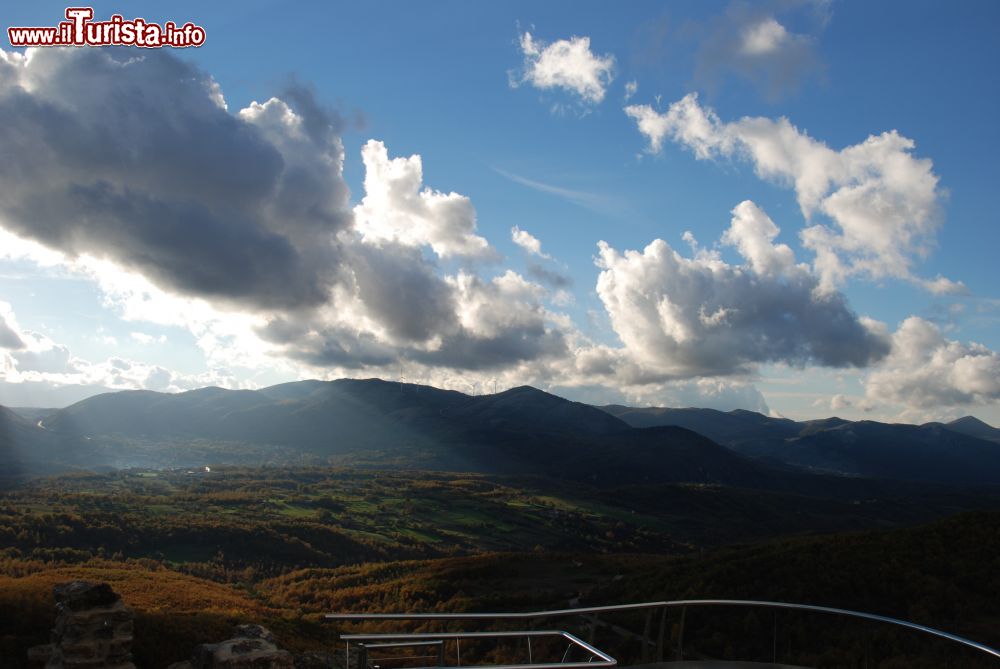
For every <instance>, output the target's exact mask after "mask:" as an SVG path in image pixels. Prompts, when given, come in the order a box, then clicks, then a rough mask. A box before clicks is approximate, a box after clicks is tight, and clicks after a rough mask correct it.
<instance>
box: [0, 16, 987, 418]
mask: <svg viewBox="0 0 1000 669" xmlns="http://www.w3.org/2000/svg"><path fill="white" fill-rule="evenodd" d="M64 8H65V7H64V5H56V4H50V3H34V4H32V5H31V6H30V7H27V6H24V7H18V8H14V9H10V10H8V11H6V12H5V21H6V23H7V26H5V27H9V26H32V25H40V26H46V25H55V24H56V23H57V22H58V21H59V20H60V19H61V18H62V12H63V10H64ZM94 9H95V16H96V17H97V18H98V19H103V18H107V17H108V16H110V14H112V13H121V14H124V15H125V18H132V17H134V16H142V17H144V18H146V19H147V20H148V21H153V22H159V23H162V22H165V21H167V20H173V21H176V22H178V23H183V22H186V21H193V22H195V23H197V24H199V25H201V26H204V27H205V29H206V32H207V39H206V43H205V45H204V46H202V47H200V48H198V49H187V50H176V51H169V50H163V51H162V52H161V51H159V50H157V51H155V52H153V51H145V50H144V51H141V52H140V50H138V49H134V48H132V49H130V48H127V47H122V48H113V49H79V48H78V49H67V50H62V51H60V50H45V49H42V50H39V51H38V52H37V53H36V54H32V56H31V57H30V58H27V59H24V58H21V57H20V56H19V55H16V54H20V53H23V49H12V48H10V46H9V44H5V45H4V51H5V52H6V56H5V67H6V69H5V74H4V76H3V77H0V100H3V105H4V107H5V114H4V116H5V117H6V118H7V119H8V122H7V126H8V129H7V132H5V133H3V134H2V135H0V146H3V153H4V155H5V156H17V158H15V159H14V160H8V161H6V162H7V163H8V167H7V168H6V169H4V170H0V228H3V229H4V230H5V231H6V233H7V234H8V235H13V237H10V236H8V237H6V238H5V239H4V241H3V242H2V243H3V244H4V246H5V247H6V248H5V249H4V248H0V253H2V255H0V303H2V304H0V318H3V319H4V320H3V323H2V324H0V346H4V342H6V346H5V347H4V348H0V355H2V356H3V366H2V367H0V373H2V374H3V377H2V380H0V403H3V404H7V405H15V406H17V405H61V404H66V403H68V402H70V401H74V400H76V399H79V398H81V397H84V396H87V395H88V394H93V393H94V392H99V391H102V390H106V389H122V388H138V387H145V388H150V389H156V390H167V391H177V390H183V389H186V388H191V387H197V386H200V385H206V384H217V385H225V386H230V387H254V386H261V385H267V384H270V383H275V382H281V381H286V380H292V379H296V378H311V377H317V378H335V377H338V376H361V377H367V376H382V377H388V378H398V377H400V376H402V377H403V378H405V379H407V380H411V381H417V382H427V383H433V384H435V385H443V386H449V387H455V388H458V389H460V390H465V391H475V392H483V391H484V390H492V388H494V387H497V388H503V387H509V386H513V385H518V384H521V383H531V384H533V385H536V386H539V387H543V388H546V389H550V390H553V391H555V392H558V393H560V394H563V395H566V396H569V397H574V398H579V399H582V400H586V401H593V402H630V403H637V404H654V405H672V406H689V405H697V406H716V407H720V408H727V409H728V408H735V407H745V408H752V409H756V410H761V411H765V412H767V411H771V412H775V413H780V414H782V415H788V416H791V417H796V418H805V417H817V416H826V415H834V414H836V415H841V416H845V417H849V418H873V419H884V420H907V421H922V420H931V419H948V418H951V417H956V416H959V415H963V414H967V413H973V414H975V415H977V416H979V417H981V418H984V419H986V420H988V421H990V422H992V423H993V424H998V423H1000V360H998V357H997V354H996V351H997V350H998V348H1000V335H998V327H997V325H998V323H1000V294H998V292H997V285H998V281H997V278H998V271H997V266H996V261H995V258H994V256H995V254H996V249H997V248H1000V232H998V226H997V225H996V222H997V221H996V218H997V215H996V213H995V212H996V207H995V206H994V204H993V198H994V196H995V195H994V191H995V184H996V183H997V170H996V168H995V167H994V161H995V156H996V155H997V153H998V150H1000V131H998V129H997V124H996V119H997V118H1000V90H998V89H1000V83H998V80H997V78H996V76H995V72H994V70H995V66H996V63H998V62H1000V47H998V46H997V44H996V40H995V39H992V38H993V35H992V26H995V24H996V20H997V19H998V18H1000V16H998V14H1000V9H998V8H997V6H996V5H995V3H987V2H982V3H961V4H959V5H956V6H948V7H947V8H945V7H943V6H942V5H940V3H929V2H927V3H924V2H882V3H860V2H850V3H849V2H806V1H802V2H795V1H788V2H773V3H753V4H743V3H739V2H718V3H713V2H671V3H659V2H657V3H653V2H631V3H608V2H604V3H598V2H571V3H570V2H547V3H536V2H525V3H468V2H451V3H446V2H436V3H401V2H395V3H352V4H348V3H314V4H308V3H297V4H296V5H294V7H293V8H289V7H288V6H287V5H285V4H282V3H273V2H247V3H241V4H240V5H235V4H229V3H212V4H211V5H209V6H205V5H204V4H198V3H175V4H172V5H171V6H170V8H169V10H167V9H163V8H162V7H158V6H156V5H149V4H146V3H129V4H128V5H127V6H125V5H122V4H113V3H101V4H97V5H95V7H94ZM42 52H44V53H42ZM36 56H37V57H36ZM67 82H76V83H77V84H79V90H76V89H75V88H74V84H72V83H67ZM213 87H214V88H213ZM213 91H214V92H213ZM218 93H221V95H222V96H224V99H225V105H226V106H225V109H222V108H220V107H219V106H218V105H217V104H215V103H214V102H212V100H214V99H216V98H213V97H212V96H213V95H217V94H218ZM272 98H276V100H274V101H273V103H268V101H269V100H271V99H272ZM255 103H256V105H255ZM39 110H42V111H44V112H45V113H42V111H39ZM241 110H244V111H241ZM60 114H65V115H66V116H65V117H64V118H67V119H73V122H72V124H73V127H74V132H75V133H76V134H75V135H73V138H74V139H73V141H69V142H68V148H67V141H66V140H65V138H61V137H58V138H57V135H58V133H57V132H55V131H54V130H52V129H50V128H47V127H46V126H45V124H46V123H49V122H52V123H55V120H54V119H57V118H63V117H60V116H59V115H60ZM65 125H66V123H63V127H65ZM200 133H201V134H200ZM77 138H79V141H76V139H77ZM371 140H375V141H376V142H377V143H370V141H371ZM101 142H106V143H107V146H108V148H107V150H105V149H104V147H105V144H102V143H101ZM379 143H380V144H379ZM53 147H60V148H59V149H58V150H56V149H54V148H53ZM98 147H100V148H98ZM50 154H51V155H50ZM412 156H419V159H411V160H409V161H408V160H406V159H408V158H410V157H412ZM341 160H342V165H341V163H340V161H341ZM416 160H419V161H420V165H419V167H420V168H422V169H419V170H418V169H417V163H416ZM139 165H141V166H143V168H142V169H139V168H137V167H136V166H139ZM146 167H148V168H149V169H148V175H147V174H143V172H145V171H146ZM366 179H367V183H366ZM366 187H367V188H368V190H366ZM423 189H430V190H426V191H425V190H423ZM421 193H423V195H422V194H421ZM366 195H367V196H368V197H367V199H366ZM473 212H474V213H473ZM515 226H516V229H515ZM512 229H514V230H512ZM516 231H520V234H519V235H517V234H513V233H514V232H516ZM685 233H690V234H688V235H685ZM516 239H519V240H520V241H521V242H522V243H521V244H520V245H519V244H518V243H516V241H515V240H516ZM333 240H335V241H333ZM657 240H661V241H659V242H657ZM599 242H604V245H603V246H602V247H599V246H598V243H599ZM536 243H537V244H539V245H540V246H534V244H536ZM206 267H211V268H216V269H217V270H218V271H208V270H206V269H205V268H206Z"/></svg>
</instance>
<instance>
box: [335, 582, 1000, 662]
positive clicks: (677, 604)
mask: <svg viewBox="0 0 1000 669" xmlns="http://www.w3.org/2000/svg"><path fill="white" fill-rule="evenodd" d="M688 606H758V607H765V608H780V609H792V610H799V611H811V612H815V613H828V614H834V615H841V616H847V617H854V618H864V619H868V620H874V621H877V622H883V623H888V624H891V625H898V626H901V627H906V628H909V629H913V630H917V631H919V632H923V633H925V634H930V635H932V636H937V637H940V638H943V639H948V640H949V641H953V642H955V643H959V644H962V645H964V646H967V647H969V648H973V649H975V650H977V651H980V652H982V653H986V654H987V655H992V656H993V657H996V658H998V659H1000V650H997V649H995V648H991V647H989V646H987V645H986V644H982V643H979V642H978V641H972V640H971V639H966V638H964V637H960V636H958V635H956V634H951V633H950V632H944V631H942V630H938V629H934V628H933V627H927V626H926V625H919V624H917V623H913V622H910V621H908V620H900V619H898V618H890V617H889V616H882V615H878V614H875V613H865V612H863V611H851V610H849V609H838V608H834V607H830V606H815V605H812V604H793V603H789V602H770V601H758V600H752V599H682V600H672V601H661V602H642V603H637V604H614V605H609V606H588V607H582V608H575V609H554V610H548V611H530V612H524V613H516V612H509V611H505V612H496V613H328V614H326V616H325V618H326V619H327V620H511V619H513V620H525V619H533V618H554V617H563V616H574V615H586V614H598V613H606V612H619V611H634V610H646V609H668V608H683V607H688ZM440 636H441V635H437V637H440ZM581 643H582V642H581ZM595 650H596V649H595ZM565 666H569V665H565Z"/></svg>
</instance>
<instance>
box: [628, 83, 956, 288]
mask: <svg viewBox="0 0 1000 669" xmlns="http://www.w3.org/2000/svg"><path fill="white" fill-rule="evenodd" d="M625 113H626V114H628V115H629V116H630V117H631V118H632V119H634V120H635V121H636V123H637V125H638V128H639V131H640V132H641V133H642V134H643V135H645V136H646V138H647V139H648V141H649V150H650V151H651V152H654V153H657V152H659V151H661V150H662V147H663V142H664V141H665V140H671V141H674V142H676V143H678V144H681V145H682V146H686V147H687V148H689V149H690V150H691V151H692V152H693V153H694V155H695V156H696V157H697V158H698V159H714V158H735V159H741V160H747V161H749V162H750V163H751V164H752V165H753V166H754V169H755V171H756V173H757V174H758V176H760V177H761V178H763V179H767V180H769V181H773V182H775V183H777V184H779V185H785V186H788V187H791V188H793V189H794V191H795V194H796V197H797V199H798V203H799V207H800V208H801V210H802V214H803V216H804V217H805V218H806V221H807V227H805V228H804V229H803V230H802V231H801V233H800V237H801V240H802V243H803V245H804V246H805V247H807V248H809V249H810V250H812V251H813V252H814V253H815V258H814V260H813V267H814V269H815V271H816V272H817V274H818V275H819V277H820V287H821V289H822V290H825V291H831V290H834V289H835V288H836V287H837V286H839V285H840V284H841V283H842V282H843V281H844V280H845V279H846V278H847V277H849V276H852V275H861V276H866V277H869V278H872V279H881V278H885V277H895V278H900V279H904V280H907V281H911V282H913V283H915V284H917V285H921V286H923V287H925V288H927V289H928V290H930V291H932V292H935V293H956V292H962V291H964V286H963V285H962V284H961V283H958V282H954V281H951V280H949V279H947V278H944V277H938V278H936V279H934V280H927V279H923V278H920V277H918V276H916V274H915V273H914V269H913V266H914V264H915V263H916V261H917V260H919V259H920V258H922V257H924V256H926V255H927V254H928V253H929V252H930V250H931V248H932V247H933V245H934V237H935V233H936V231H937V228H938V226H939V224H940V221H941V215H940V201H941V198H942V194H941V191H940V189H939V188H938V177H937V175H936V174H935V173H934V171H933V165H932V163H931V161H930V160H929V159H926V158H918V157H916V156H914V149H915V147H916V145H915V143H914V142H913V140H911V139H908V138H906V137H903V136H902V135H900V134H899V133H898V132H896V131H895V130H891V131H888V132H884V133H882V134H880V135H872V136H870V137H868V138H867V139H866V140H864V141H863V142H861V143H859V144H855V145H852V146H848V147H846V148H844V149H841V150H839V151H837V150H834V149H831V148H830V147H828V146H827V145H826V144H824V143H823V142H820V141H819V140H816V139H814V138H812V137H810V136H809V135H808V134H806V133H805V132H803V131H801V130H799V129H798V128H796V127H795V126H794V125H792V124H791V122H789V121H788V119H786V118H779V119H769V118H762V117H753V118H751V117H747V118H742V119H740V120H738V121H734V122H729V123H727V122H724V121H722V120H721V119H720V118H719V117H718V115H717V114H716V113H715V112H714V111H713V110H712V109H709V108H706V107H703V106H702V105H701V104H699V102H698V97H697V95H695V94H693V93H692V94H689V95H687V96H685V97H684V98H682V99H681V100H679V101H677V102H675V103H673V104H672V105H670V107H669V109H668V110H667V111H665V112H662V113H661V112H657V111H656V110H654V109H653V108H652V107H650V106H648V105H631V106H628V107H626V108H625Z"/></svg>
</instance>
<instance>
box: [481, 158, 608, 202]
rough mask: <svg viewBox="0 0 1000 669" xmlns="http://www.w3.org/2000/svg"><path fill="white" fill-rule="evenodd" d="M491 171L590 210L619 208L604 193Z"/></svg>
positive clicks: (498, 170) (511, 173)
mask: <svg viewBox="0 0 1000 669" xmlns="http://www.w3.org/2000/svg"><path fill="white" fill-rule="evenodd" d="M493 171H494V172H496V173H497V174H499V175H500V176H502V177H504V178H505V179H509V180H510V181H513V182H514V183H516V184H520V185H522V186H526V187H527V188H531V189H532V190H536V191H538V192H539V193H546V194H548V195H554V196H556V197H559V198H562V199H564V200H566V201H568V202H572V203H573V204H575V205H578V206H580V207H584V208H586V209H589V210H591V211H595V212H598V213H606V212H608V211H613V210H619V209H620V207H621V203H620V202H619V201H618V200H617V199H616V198H614V197H611V196H608V195H604V194H602V193H593V192H590V191H584V190H575V189H572V188H565V187H563V186H556V185H554V184H550V183H546V182H544V181H538V180H536V179H529V178H528V177H525V176H521V175H520V174H514V173H513V172H508V171H507V170H502V169H500V168H499V167H494V168H493Z"/></svg>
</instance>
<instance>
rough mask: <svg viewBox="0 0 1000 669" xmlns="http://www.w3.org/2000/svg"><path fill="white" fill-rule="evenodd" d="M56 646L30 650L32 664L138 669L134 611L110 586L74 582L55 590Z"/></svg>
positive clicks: (67, 668) (56, 668) (55, 668)
mask: <svg viewBox="0 0 1000 669" xmlns="http://www.w3.org/2000/svg"><path fill="white" fill-rule="evenodd" d="M53 592H54V594H55V598H56V626H55V628H54V629H53V630H52V643H50V644H46V645H44V646H35V647H34V648H32V649H30V650H29V651H28V664H29V666H30V667H33V668H39V669H40V668H41V667H44V668H45V669H135V665H134V664H132V620H133V614H132V611H131V610H129V609H128V608H126V606H125V604H124V603H122V600H121V597H119V596H118V594H117V593H115V591H114V590H112V589H111V586H109V585H108V584H107V583H88V582H87V581H70V582H69V583H60V584H59V585H57V586H55V588H54V590H53Z"/></svg>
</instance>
